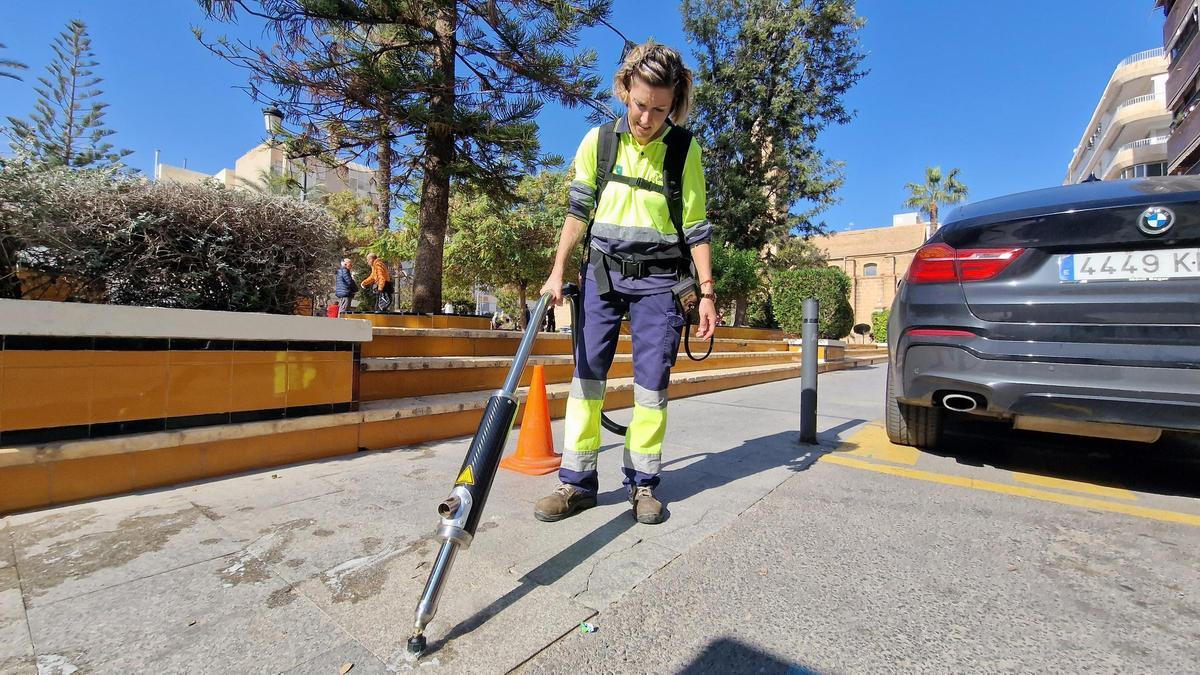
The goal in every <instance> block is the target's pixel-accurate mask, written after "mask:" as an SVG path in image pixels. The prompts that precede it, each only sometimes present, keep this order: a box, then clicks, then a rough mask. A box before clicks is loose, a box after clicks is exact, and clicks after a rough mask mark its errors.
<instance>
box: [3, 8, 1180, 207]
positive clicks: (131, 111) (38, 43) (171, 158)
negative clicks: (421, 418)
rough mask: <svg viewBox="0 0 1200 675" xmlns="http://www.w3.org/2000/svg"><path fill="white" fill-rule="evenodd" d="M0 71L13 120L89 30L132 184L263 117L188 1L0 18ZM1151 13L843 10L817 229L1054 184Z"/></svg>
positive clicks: (628, 26)
mask: <svg viewBox="0 0 1200 675" xmlns="http://www.w3.org/2000/svg"><path fill="white" fill-rule="evenodd" d="M6 4H8V6H7V7H5V9H4V10H3V18H4V20H3V21H2V22H0V43H4V44H6V45H7V46H8V49H6V50H4V51H3V52H0V54H3V55H4V57H5V58H11V59H16V60H18V61H22V62H24V63H26V64H28V65H29V67H30V69H29V70H28V71H26V73H25V82H23V83H22V82H15V81H11V80H7V79H2V80H0V117H3V116H8V115H14V116H19V117H25V116H27V115H28V114H29V113H30V112H31V110H32V107H33V100H34V97H35V94H34V92H33V87H32V85H33V82H34V81H35V78H36V76H38V75H41V74H42V73H43V72H44V69H45V66H46V64H47V63H48V62H49V60H50V56H51V52H50V47H49V45H50V42H51V41H52V40H53V38H54V36H55V35H57V34H58V33H59V32H60V31H61V30H62V29H63V27H64V26H65V24H66V22H67V21H68V20H70V19H72V18H79V19H82V20H83V21H84V22H85V23H87V25H88V30H89V33H90V34H91V36H92V46H93V49H94V51H95V52H96V56H97V59H98V60H99V62H100V65H99V67H98V68H97V72H98V74H99V75H100V76H101V77H103V78H104V83H103V88H104V90H105V95H104V100H105V101H107V102H108V103H109V111H108V117H107V122H108V125H109V126H110V128H112V129H115V130H116V131H117V132H118V133H117V134H116V135H115V136H113V137H112V139H111V140H113V141H114V142H115V144H116V145H117V146H119V147H125V148H129V149H131V150H133V151H134V154H133V155H132V156H131V157H130V158H129V161H130V163H131V164H132V165H133V166H134V167H136V168H138V169H141V170H142V171H143V172H145V173H147V174H149V173H150V172H151V170H152V167H153V162H154V150H155V149H159V150H161V151H162V161H163V162H165V163H168V164H174V165H177V166H181V165H183V164H184V162H185V160H186V162H187V166H188V167H189V168H192V169H196V170H199V171H204V172H206V173H215V172H217V171H219V170H220V169H222V168H224V167H232V166H233V163H234V160H235V159H236V158H237V157H238V156H240V155H241V154H242V153H243V152H245V151H246V150H247V149H249V148H250V147H252V146H253V145H254V144H255V143H257V142H259V141H260V140H261V139H262V136H263V126H262V115H261V108H262V106H260V105H257V104H255V103H253V102H252V101H250V100H249V98H248V97H247V95H246V94H245V93H244V92H243V91H242V90H240V89H237V88H236V87H238V86H242V85H244V84H245V81H246V77H245V74H244V73H243V72H242V71H240V70H239V69H237V68H235V67H234V66H231V65H229V64H227V63H225V62H223V61H221V60H220V59H218V58H217V57H216V56H213V55H212V54H210V53H209V52H208V51H207V50H205V49H204V48H203V47H202V46H201V45H200V44H199V43H198V42H197V41H196V39H195V38H194V37H193V36H192V32H191V27H192V26H196V25H198V26H201V27H203V28H204V29H205V31H206V33H209V34H210V35H212V36H215V35H218V34H225V35H229V36H230V37H242V38H247V39H250V40H259V39H261V31H260V28H259V27H258V26H257V25H256V24H253V23H250V22H243V23H242V24H241V25H236V26H230V25H227V24H216V23H209V22H206V21H205V19H204V17H203V14H202V13H201V11H200V10H199V9H198V7H197V5H196V3H195V2H192V1H191V0H103V1H100V0H57V1H51V2H44V3H6ZM1153 4H1154V3H1153V2H1152V0H1073V1H1063V2H1053V3H1051V2H1044V1H1041V0H1006V1H1005V2H950V1H949V0H906V1H904V2H897V1H896V0H860V1H859V3H858V11H859V13H860V14H861V15H863V16H865V17H866V18H867V27H866V28H865V29H863V31H862V32H861V40H862V44H863V49H864V51H865V52H866V53H867V59H866V61H865V64H864V65H865V67H866V68H867V69H868V70H869V71H870V73H869V74H868V75H867V77H865V78H863V80H862V81H861V82H860V83H859V84H858V85H857V87H856V88H855V89H853V90H852V91H851V93H850V94H849V96H848V97H847V105H848V107H850V108H852V109H854V110H856V111H857V114H856V117H855V119H854V121H853V122H851V123H850V124H849V125H846V126H843V127H834V128H830V129H829V130H827V131H826V132H825V134H824V135H823V137H822V139H821V142H820V145H821V147H822V149H823V150H824V151H825V152H826V153H827V155H828V156H829V157H831V158H835V159H839V160H842V161H843V162H845V177H846V182H845V185H844V186H843V188H842V190H841V192H840V196H841V199H842V202H841V203H840V204H838V205H836V206H834V207H832V208H830V209H828V210H827V211H825V212H824V213H823V214H822V215H820V216H818V218H819V219H822V220H825V221H826V222H827V223H828V224H829V225H830V226H831V228H832V229H835V230H841V229H847V228H849V227H853V228H855V229H860V228H864V227H877V226H882V225H889V224H891V215H892V214H893V213H898V212H900V211H903V210H904V209H903V207H902V206H901V203H902V202H903V200H904V198H905V193H904V189H903V187H904V184H905V183H907V182H909V181H917V180H920V179H921V177H922V176H923V171H924V167H925V166H929V165H934V164H939V165H941V166H942V167H943V168H949V167H958V168H960V169H961V170H962V174H961V175H962V178H963V180H964V181H965V182H966V183H967V185H968V187H969V188H970V196H971V199H972V200H978V199H985V198H988V197H993V196H997V195H1002V194H1006V193H1010V192H1017V191H1021V190H1029V189H1035V188H1040V187H1046V186H1050V185H1057V184H1059V183H1060V182H1061V181H1062V177H1063V174H1064V172H1065V170H1066V165H1067V162H1068V161H1069V160H1070V157H1071V151H1072V148H1074V146H1075V144H1076V143H1077V142H1078V140H1079V137H1080V136H1081V135H1082V133H1083V126H1084V125H1085V124H1087V121H1088V118H1089V117H1090V115H1091V113H1092V110H1093V109H1094V108H1095V106H1096V102H1097V100H1098V98H1099V96H1100V93H1101V92H1102V91H1103V89H1104V85H1105V84H1106V83H1107V81H1108V78H1109V76H1110V75H1111V74H1112V71H1113V68H1114V67H1115V66H1116V64H1117V62H1118V61H1120V60H1121V59H1122V58H1124V57H1126V56H1128V55H1129V54H1132V53H1134V52H1138V51H1141V50H1143V49H1149V48H1152V47H1157V46H1161V44H1162V24H1163V16H1162V13H1161V12H1160V11H1156V10H1154V9H1153ZM611 20H612V22H613V23H614V25H616V26H617V27H618V28H619V29H620V30H621V31H622V32H624V33H625V34H626V35H628V36H629V37H630V38H631V39H633V40H642V39H644V38H647V37H654V38H655V39H657V40H659V41H661V42H666V43H668V44H673V45H676V46H679V47H681V48H682V49H683V50H684V51H685V54H686V55H687V56H688V58H689V60H690V58H691V57H690V48H688V47H686V46H685V44H684V38H683V31H682V27H681V25H680V19H679V12H678V4H677V3H675V2H673V1H668V0H652V1H650V0H616V2H615V3H614V9H613V15H612V17H611ZM585 43H586V44H589V45H591V46H593V47H594V48H595V49H596V50H597V51H598V52H599V55H600V67H601V69H602V70H603V71H604V72H605V73H606V76H607V73H608V72H609V71H611V70H612V69H613V67H614V66H615V63H616V59H617V55H618V53H619V50H620V42H619V40H618V39H617V38H616V37H615V36H613V35H612V33H610V32H608V31H607V30H606V29H605V30H597V31H594V32H592V33H589V34H588V35H587V36H585ZM539 124H540V125H541V136H542V143H543V146H544V147H545V149H546V150H548V151H551V152H555V153H558V154H561V155H564V156H566V157H570V156H571V155H573V153H574V150H575V146H576V144H577V143H578V141H579V139H580V138H581V137H582V135H583V133H584V132H585V131H586V128H587V126H588V125H587V123H586V121H585V120H584V119H583V116H582V114H580V113H578V112H574V111H565V110H560V109H557V108H555V107H547V109H546V110H545V111H544V112H543V114H542V116H541V117H540V119H539Z"/></svg>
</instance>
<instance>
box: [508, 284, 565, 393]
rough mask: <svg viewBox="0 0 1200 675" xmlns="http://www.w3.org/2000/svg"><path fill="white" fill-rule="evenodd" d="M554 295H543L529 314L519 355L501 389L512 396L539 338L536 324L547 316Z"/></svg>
mask: <svg viewBox="0 0 1200 675" xmlns="http://www.w3.org/2000/svg"><path fill="white" fill-rule="evenodd" d="M551 297H553V296H551V295H550V294H549V293H547V294H545V295H543V296H542V298H541V299H540V300H538V304H537V307H535V308H534V310H533V312H531V313H530V315H529V325H528V326H526V327H525V336H524V337H522V338H521V344H520V346H518V347H517V355H516V356H514V357H513V362H512V367H511V368H509V370H508V377H506V378H505V379H504V387H503V388H502V389H501V391H503V392H504V393H505V395H507V396H512V394H513V392H514V391H516V390H517V387H518V386H520V384H521V373H522V372H523V371H524V370H525V362H526V361H528V360H529V353H530V352H532V351H533V343H534V341H535V340H537V334H538V332H537V330H536V329H535V327H536V326H541V325H542V319H544V318H546V308H547V307H549V306H550V298H551Z"/></svg>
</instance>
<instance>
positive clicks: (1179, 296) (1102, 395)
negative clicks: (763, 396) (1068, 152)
mask: <svg viewBox="0 0 1200 675" xmlns="http://www.w3.org/2000/svg"><path fill="white" fill-rule="evenodd" d="M888 349H889V353H890V356H891V359H890V362H889V371H888V379H887V401H886V408H887V415H886V417H887V431H888V436H889V437H890V438H891V440H892V441H893V442H895V443H900V444H904V445H915V446H923V447H932V446H935V445H937V443H938V440H939V438H940V437H941V431H942V423H943V420H944V418H945V416H946V415H947V414H951V413H953V414H965V415H978V416H986V417H990V418H999V419H1003V420H1010V421H1011V422H1012V423H1013V426H1014V427H1016V428H1020V429H1031V430H1036V431H1050V432H1056V433H1067V434H1075V435H1081V436H1096V437H1103V438H1119V439H1125V440H1140V441H1146V442H1152V441H1154V440H1156V439H1157V438H1158V437H1159V435H1160V433H1161V432H1162V431H1163V430H1179V431H1190V432H1200V176H1195V177H1193V176H1178V177H1163V178H1147V179H1138V180H1124V181H1111V182H1093V183H1085V184H1081V185H1069V186H1063V187H1055V188H1049V189H1045V190H1036V191H1033V192H1024V193H1020V194H1015V195H1010V196H1006V197H1000V198H997V199H989V200H987V201H981V202H978V203H974V204H969V205H966V206H963V207H960V208H958V209H956V210H955V211H953V212H952V213H951V214H950V215H949V216H948V218H947V219H946V221H945V225H943V226H942V227H941V228H940V229H939V230H938V231H937V232H936V233H935V234H934V235H933V236H932V237H931V238H930V239H929V240H928V241H927V242H926V243H925V245H924V246H923V247H922V248H921V249H920V250H919V251H918V252H917V254H916V257H915V258H914V260H913V262H912V265H911V266H910V267H909V270H908V274H907V276H906V277H905V279H904V281H902V282H901V285H900V288H899V289H898V291H897V295H896V300H895V303H894V304H893V306H892V314H891V319H890V321H889V325H888Z"/></svg>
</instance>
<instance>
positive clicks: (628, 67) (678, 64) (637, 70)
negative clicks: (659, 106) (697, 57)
mask: <svg viewBox="0 0 1200 675" xmlns="http://www.w3.org/2000/svg"><path fill="white" fill-rule="evenodd" d="M634 77H637V78H638V79H640V80H641V81H642V82H645V83H646V84H648V85H650V86H651V87H669V88H671V89H673V90H674V92H675V96H674V98H673V99H672V100H671V113H670V116H671V121H672V122H674V123H675V124H683V123H684V121H686V120H687V118H688V115H689V114H690V113H691V112H692V71H691V70H690V69H689V68H688V67H687V66H685V65H684V64H683V57H682V56H680V55H679V52H677V51H675V50H674V49H671V48H670V47H668V46H666V45H660V44H658V43H656V42H655V41H654V40H648V41H646V42H643V43H642V44H640V45H637V46H636V47H634V48H633V49H631V50H629V54H627V55H626V56H625V62H624V63H622V64H621V67H620V68H618V69H617V74H616V75H615V76H614V77H613V95H614V96H616V97H617V98H618V99H620V101H621V103H624V104H625V105H626V106H628V105H629V87H630V85H631V84H632V83H633V78H634Z"/></svg>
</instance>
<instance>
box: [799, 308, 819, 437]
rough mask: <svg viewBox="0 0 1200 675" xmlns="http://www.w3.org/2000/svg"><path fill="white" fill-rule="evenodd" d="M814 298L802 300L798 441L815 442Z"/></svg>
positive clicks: (816, 348)
mask: <svg viewBox="0 0 1200 675" xmlns="http://www.w3.org/2000/svg"><path fill="white" fill-rule="evenodd" d="M818 309H819V305H818V303H817V299H816V298H806V299H805V300H804V320H803V329H802V332H801V334H800V337H802V338H803V345H802V346H801V348H800V349H801V352H800V442H801V443H816V442H817V350H818V349H819V346H818V344H817V311H818Z"/></svg>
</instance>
